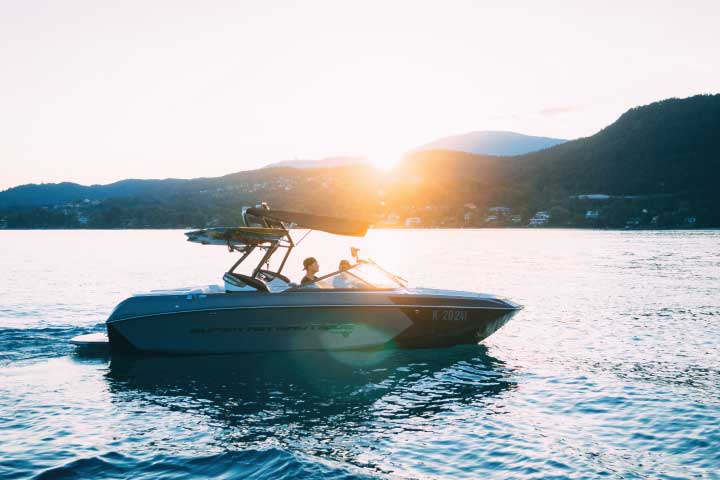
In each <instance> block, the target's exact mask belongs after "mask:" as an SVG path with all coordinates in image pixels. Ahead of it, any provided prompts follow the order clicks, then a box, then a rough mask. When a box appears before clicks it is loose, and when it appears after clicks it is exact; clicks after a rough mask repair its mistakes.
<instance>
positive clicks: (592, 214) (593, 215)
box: [585, 210, 600, 220]
mask: <svg viewBox="0 0 720 480" xmlns="http://www.w3.org/2000/svg"><path fill="white" fill-rule="evenodd" d="M598 218H600V212H598V211H597V210H588V211H587V212H585V220H597V219H598Z"/></svg>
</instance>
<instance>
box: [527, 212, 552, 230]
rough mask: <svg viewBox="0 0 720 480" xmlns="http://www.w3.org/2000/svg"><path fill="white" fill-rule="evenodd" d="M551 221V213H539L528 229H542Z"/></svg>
mask: <svg viewBox="0 0 720 480" xmlns="http://www.w3.org/2000/svg"><path fill="white" fill-rule="evenodd" d="M549 221H550V213H549V212H544V211H543V212H537V213H536V214H535V215H533V217H532V218H531V219H530V223H528V227H542V226H543V225H547V223H548V222H549Z"/></svg>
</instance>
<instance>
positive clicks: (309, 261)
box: [300, 257, 320, 285]
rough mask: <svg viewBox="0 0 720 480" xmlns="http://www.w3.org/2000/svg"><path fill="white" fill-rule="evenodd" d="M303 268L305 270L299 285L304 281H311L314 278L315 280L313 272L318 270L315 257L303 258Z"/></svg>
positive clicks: (318, 266)
mask: <svg viewBox="0 0 720 480" xmlns="http://www.w3.org/2000/svg"><path fill="white" fill-rule="evenodd" d="M303 270H305V276H304V277H303V278H302V280H300V285H305V284H306V283H313V282H314V281H315V280H317V277H316V276H315V274H316V273H318V272H319V271H320V265H318V262H317V260H316V259H315V257H308V258H306V259H305V260H303Z"/></svg>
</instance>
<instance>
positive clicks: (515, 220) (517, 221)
mask: <svg viewBox="0 0 720 480" xmlns="http://www.w3.org/2000/svg"><path fill="white" fill-rule="evenodd" d="M510 221H511V222H512V224H513V225H520V224H521V223H522V217H521V216H520V215H513V216H512V217H510Z"/></svg>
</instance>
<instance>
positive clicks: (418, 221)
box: [405, 217, 422, 228]
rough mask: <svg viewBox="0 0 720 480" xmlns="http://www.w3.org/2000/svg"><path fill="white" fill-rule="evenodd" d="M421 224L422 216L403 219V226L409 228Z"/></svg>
mask: <svg viewBox="0 0 720 480" xmlns="http://www.w3.org/2000/svg"><path fill="white" fill-rule="evenodd" d="M420 225H422V218H420V217H409V218H406V219H405V226H406V227H409V228H413V227H419V226H420Z"/></svg>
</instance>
